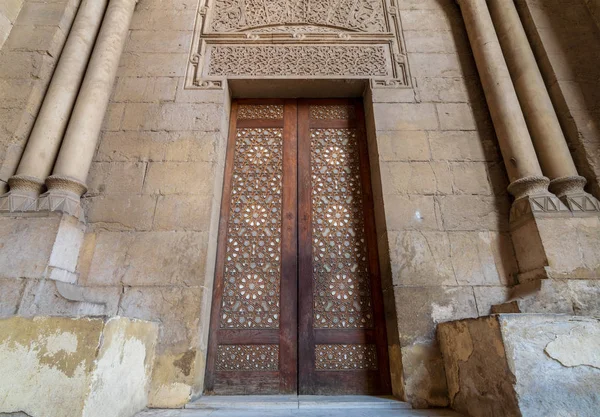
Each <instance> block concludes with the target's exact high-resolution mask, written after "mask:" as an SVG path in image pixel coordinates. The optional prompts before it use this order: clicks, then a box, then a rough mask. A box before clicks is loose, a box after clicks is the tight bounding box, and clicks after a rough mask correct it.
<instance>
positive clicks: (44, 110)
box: [1, 0, 108, 211]
mask: <svg viewBox="0 0 600 417" xmlns="http://www.w3.org/2000/svg"><path fill="white" fill-rule="evenodd" d="M107 3H108V0H83V2H82V3H81V5H80V6H79V10H78V12H77V16H76V17H75V20H74V22H73V26H72V27H71V30H70V32H69V35H68V37H67V41H66V43H65V46H64V48H63V50H62V53H61V55H60V59H59V61H58V64H57V66H56V69H55V71H54V75H53V76H52V80H51V82H50V85H49V86H48V91H47V92H46V96H45V98H44V102H43V104H42V107H41V108H40V111H39V113H38V116H37V119H36V121H35V125H34V127H33V130H32V132H31V135H30V136H29V140H28V142H27V146H26V147H25V151H24V152H23V155H22V157H21V161H20V163H19V166H18V168H17V171H16V174H15V175H14V176H12V177H11V178H10V179H9V180H8V184H9V186H10V192H9V193H8V194H6V195H5V196H3V197H2V198H1V199H2V204H1V205H2V211H27V210H35V209H36V201H37V197H38V196H39V194H40V192H41V191H42V189H43V187H44V180H45V179H46V177H48V175H50V173H51V172H52V166H53V165H54V161H55V160H56V155H57V154H58V150H59V148H60V144H61V141H62V138H63V135H64V134H65V130H66V128H67V123H68V121H69V116H70V115H71V111H72V110H73V104H74V103H75V99H76V98H77V93H78V92H79V87H80V86H81V81H82V79H83V76H84V74H85V70H86V67H87V65H88V61H89V59H90V55H91V53H92V48H93V47H94V42H95V41H96V36H97V35H98V29H99V28H100V24H101V23H102V18H103V17H104V13H105V11H106V5H107Z"/></svg>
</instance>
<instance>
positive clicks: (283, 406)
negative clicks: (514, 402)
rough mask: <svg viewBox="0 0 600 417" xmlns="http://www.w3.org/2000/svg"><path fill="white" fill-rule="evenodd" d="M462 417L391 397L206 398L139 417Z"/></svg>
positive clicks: (145, 412) (146, 412)
mask: <svg viewBox="0 0 600 417" xmlns="http://www.w3.org/2000/svg"><path fill="white" fill-rule="evenodd" d="M207 416H210V417H460V415H459V414H456V413H454V412H452V411H449V410H413V409H411V408H410V405H408V404H407V403H403V402H400V401H397V400H395V399H393V398H389V397H368V396H341V397H320V396H231V397H203V398H201V399H200V400H198V401H195V402H193V403H190V404H188V405H187V406H186V408H185V409H183V410H148V411H143V412H141V413H139V414H138V415H137V416H136V417H207Z"/></svg>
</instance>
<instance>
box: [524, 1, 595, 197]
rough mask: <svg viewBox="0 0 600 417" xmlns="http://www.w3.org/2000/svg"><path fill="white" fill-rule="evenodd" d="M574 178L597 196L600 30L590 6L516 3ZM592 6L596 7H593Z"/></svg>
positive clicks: (592, 3) (580, 4)
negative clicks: (581, 179) (565, 143)
mask: <svg viewBox="0 0 600 417" xmlns="http://www.w3.org/2000/svg"><path fill="white" fill-rule="evenodd" d="M516 3H517V6H518V8H519V13H520V14H521V17H522V20H523V23H524V25H525V29H526V31H527V35H528V37H529V39H530V42H531V43H532V46H533V49H534V53H535V55H536V58H537V60H538V62H539V63H540V69H541V70H542V75H543V76H544V79H545V81H546V85H547V86H548V88H549V91H550V95H551V97H552V101H553V103H554V106H555V109H556V111H557V113H558V116H559V119H560V122H561V125H562V127H563V131H564V132H565V135H566V137H567V141H568V142H569V147H570V148H571V152H572V154H573V156H574V158H575V163H576V165H577V168H578V170H579V173H580V174H581V175H583V176H584V177H586V178H587V180H588V187H587V189H588V190H589V191H590V192H591V193H592V194H594V195H595V196H596V197H599V196H600V186H599V185H598V178H600V151H599V149H600V126H599V122H598V120H599V117H598V116H599V115H600V93H599V92H598V88H597V87H598V84H597V83H598V78H599V77H600V54H598V44H599V43H600V28H598V26H597V24H596V21H595V20H594V17H593V16H592V15H591V13H590V10H596V9H593V8H592V7H590V9H588V8H587V7H586V3H590V6H593V5H594V1H586V0H548V1H543V2H542V1H536V0H517V2H516ZM596 3H597V2H596Z"/></svg>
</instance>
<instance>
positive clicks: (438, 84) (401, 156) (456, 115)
mask: <svg viewBox="0 0 600 417" xmlns="http://www.w3.org/2000/svg"><path fill="white" fill-rule="evenodd" d="M398 7H399V9H400V16H401V19H402V24H403V30H404V37H405V40H406V47H407V50H408V60H409V63H410V66H411V72H412V75H413V78H414V82H415V90H414V92H415V93H414V99H413V100H411V101H410V102H405V103H396V102H395V101H396V100H395V99H394V97H392V96H391V95H390V94H383V92H380V91H377V90H376V91H374V93H373V101H374V105H373V108H374V113H375V124H376V129H377V146H378V152H379V166H380V171H381V183H382V194H383V205H384V207H385V217H386V224H387V231H388V232H387V241H388V244H389V250H390V263H391V273H392V280H393V291H394V294H395V300H396V312H397V317H398V326H399V335H400V345H401V350H402V366H403V368H404V372H403V374H404V391H405V395H406V397H407V399H408V400H410V401H411V402H413V404H414V405H417V406H445V405H447V401H448V400H447V397H448V395H447V388H446V377H445V374H444V368H443V363H442V357H441V354H440V352H439V348H438V346H437V343H436V342H435V327H436V324H437V323H439V322H443V321H450V320H456V319H459V318H465V317H477V316H479V315H486V314H488V313H489V308H490V295H493V294H496V293H501V292H503V291H504V290H505V287H506V286H507V285H511V284H512V283H513V282H514V274H515V273H516V262H515V258H514V254H513V249H512V245H511V241H510V237H509V234H508V211H509V206H510V201H509V197H508V194H507V192H506V186H507V185H508V184H507V178H506V173H505V171H504V167H503V164H502V160H501V156H500V153H499V150H498V147H497V141H496V139H495V133H494V129H493V126H492V124H491V120H490V117H489V113H488V111H487V107H486V103H485V99H484V96H483V92H482V89H481V86H480V83H479V78H478V75H477V69H476V67H475V63H474V61H473V57H472V54H471V52H470V47H469V43H468V39H467V36H466V31H465V28H464V23H463V21H462V17H461V14H460V10H459V7H458V5H457V4H456V2H455V1H454V0H441V1H440V0H419V1H415V0H403V1H400V2H398Z"/></svg>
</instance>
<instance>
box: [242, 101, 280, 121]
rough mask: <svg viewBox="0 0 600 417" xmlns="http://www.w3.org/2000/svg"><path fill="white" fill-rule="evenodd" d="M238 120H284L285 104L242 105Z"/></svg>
mask: <svg viewBox="0 0 600 417" xmlns="http://www.w3.org/2000/svg"><path fill="white" fill-rule="evenodd" d="M237 118H238V120H256V119H270V120H280V119H283V104H241V105H240V106H239V107H238V115H237Z"/></svg>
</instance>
